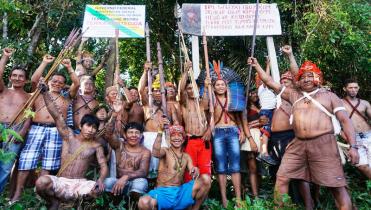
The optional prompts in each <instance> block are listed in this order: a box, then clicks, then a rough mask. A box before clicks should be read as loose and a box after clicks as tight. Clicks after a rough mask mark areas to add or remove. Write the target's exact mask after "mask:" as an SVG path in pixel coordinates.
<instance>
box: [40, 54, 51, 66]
mask: <svg viewBox="0 0 371 210" xmlns="http://www.w3.org/2000/svg"><path fill="white" fill-rule="evenodd" d="M53 61H54V57H53V56H51V55H48V54H47V55H44V57H43V61H42V62H43V63H46V64H49V63H51V62H53Z"/></svg>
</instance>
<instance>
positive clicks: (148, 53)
mask: <svg viewBox="0 0 371 210" xmlns="http://www.w3.org/2000/svg"><path fill="white" fill-rule="evenodd" d="M145 34H146V56H147V62H149V63H150V62H151V43H150V39H149V26H148V23H146V28H145ZM147 82H148V104H149V110H150V114H151V116H152V114H153V111H154V110H153V96H152V69H148V71H147Z"/></svg>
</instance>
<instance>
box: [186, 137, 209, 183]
mask: <svg viewBox="0 0 371 210" xmlns="http://www.w3.org/2000/svg"><path fill="white" fill-rule="evenodd" d="M185 152H186V153H187V154H189V156H191V158H192V161H193V165H194V166H195V167H198V168H199V169H200V174H208V175H211V144H210V147H209V148H208V149H206V147H205V142H204V140H203V139H201V137H199V138H189V139H188V143H187V146H186V148H185ZM190 180H192V177H191V176H190V175H189V172H188V171H186V173H185V175H184V181H185V182H188V181H190Z"/></svg>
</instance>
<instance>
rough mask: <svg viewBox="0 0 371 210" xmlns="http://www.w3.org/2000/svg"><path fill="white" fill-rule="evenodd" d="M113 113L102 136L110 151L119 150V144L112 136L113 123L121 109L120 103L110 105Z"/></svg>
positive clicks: (114, 136) (116, 138) (113, 135)
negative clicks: (110, 148)
mask: <svg viewBox="0 0 371 210" xmlns="http://www.w3.org/2000/svg"><path fill="white" fill-rule="evenodd" d="M112 108H113V111H112V115H111V118H110V120H109V121H108V125H107V130H106V132H105V134H104V138H105V139H106V140H107V141H108V143H109V145H110V146H111V147H112V149H119V148H120V145H121V142H120V140H119V139H118V137H117V136H116V135H115V134H114V130H115V123H116V121H117V116H118V115H119V114H120V112H121V109H122V102H121V101H119V100H118V101H116V102H114V103H113V105H112Z"/></svg>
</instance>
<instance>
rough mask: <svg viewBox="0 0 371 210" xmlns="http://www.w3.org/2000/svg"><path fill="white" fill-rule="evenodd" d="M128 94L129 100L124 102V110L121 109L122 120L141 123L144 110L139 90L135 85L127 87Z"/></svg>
mask: <svg viewBox="0 0 371 210" xmlns="http://www.w3.org/2000/svg"><path fill="white" fill-rule="evenodd" d="M128 92H129V94H130V97H129V99H128V100H129V101H127V102H125V103H124V110H122V119H123V121H125V122H127V123H130V122H136V123H139V124H141V125H143V123H144V111H143V107H142V105H141V103H140V100H139V92H138V89H137V88H136V87H129V88H128Z"/></svg>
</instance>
